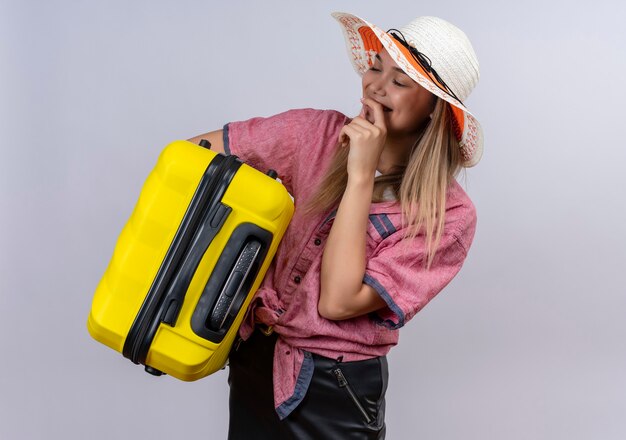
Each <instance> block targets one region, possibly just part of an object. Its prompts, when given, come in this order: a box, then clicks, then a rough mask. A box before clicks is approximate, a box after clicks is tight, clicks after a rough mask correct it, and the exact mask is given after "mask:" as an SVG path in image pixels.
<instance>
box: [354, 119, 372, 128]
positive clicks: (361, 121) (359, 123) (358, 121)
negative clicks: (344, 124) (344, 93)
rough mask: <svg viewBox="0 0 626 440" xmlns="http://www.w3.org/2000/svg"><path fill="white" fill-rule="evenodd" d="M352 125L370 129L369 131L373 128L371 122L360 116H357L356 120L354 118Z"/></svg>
mask: <svg viewBox="0 0 626 440" xmlns="http://www.w3.org/2000/svg"><path fill="white" fill-rule="evenodd" d="M351 124H352V125H354V126H355V127H363V128H369V129H371V128H372V124H371V122H370V121H368V120H367V119H365V118H362V117H360V116H357V117H356V118H354V119H353V120H352V122H351Z"/></svg>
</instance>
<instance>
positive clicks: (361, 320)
mask: <svg viewBox="0 0 626 440" xmlns="http://www.w3.org/2000/svg"><path fill="white" fill-rule="evenodd" d="M348 121H349V119H348V118H347V117H346V116H345V115H343V114H341V113H339V112H336V111H332V110H313V109H303V110H290V111H287V112H285V113H281V114H279V115H276V116H272V117H269V118H253V119H250V120H248V121H243V122H231V123H229V124H227V125H226V126H225V127H224V144H225V145H224V147H225V151H226V152H227V153H232V154H235V155H237V156H239V157H240V158H241V159H242V160H243V161H245V162H246V163H247V164H249V165H251V166H253V167H255V168H257V169H259V170H261V171H262V172H267V170H268V169H270V168H271V169H274V170H276V171H277V172H278V176H279V178H280V179H281V180H282V182H283V184H284V185H285V186H286V188H287V190H288V191H289V192H290V193H291V194H292V196H293V197H294V203H295V207H296V209H295V213H294V216H293V219H292V220H291V223H290V224H289V227H288V229H287V231H286V233H285V235H284V237H283V239H282V241H281V243H280V246H279V248H278V251H277V253H276V256H275V257H274V261H273V262H272V265H271V266H270V268H269V270H268V272H267V275H266V277H265V279H264V281H263V283H262V284H261V288H260V289H259V290H258V292H257V293H256V295H255V299H254V300H253V302H252V304H251V306H250V308H249V310H248V316H247V318H246V320H245V321H244V324H243V325H242V327H241V329H240V335H241V336H242V337H243V338H244V339H247V338H248V337H249V336H250V334H251V332H252V331H253V330H254V321H255V319H256V321H260V322H263V323H265V324H267V325H272V326H274V330H275V331H276V332H277V333H278V335H279V338H278V341H277V343H276V349H275V352H274V400H275V405H276V411H277V413H278V415H279V416H280V418H281V419H282V418H284V417H286V416H287V415H289V413H290V412H291V411H292V410H293V409H294V408H295V407H296V406H297V405H298V404H299V403H300V401H301V400H302V398H303V397H304V395H305V394H306V390H307V388H308V385H309V383H310V380H311V377H312V374H313V359H312V357H311V353H316V354H319V355H322V356H326V357H330V358H338V357H340V356H341V357H343V360H344V361H354V360H363V359H368V358H372V357H376V356H382V355H385V354H387V353H388V352H389V350H390V349H391V347H393V346H394V345H395V344H396V343H397V342H398V328H400V327H402V326H403V325H404V324H405V323H406V322H407V321H408V320H409V319H411V318H412V317H413V316H414V315H415V314H416V313H417V312H418V311H419V310H421V309H422V308H423V307H424V306H425V305H426V304H427V303H428V302H429V301H430V300H431V299H432V298H433V297H434V296H435V295H436V294H437V293H439V292H440V291H441V290H442V289H443V288H444V287H445V286H446V285H447V284H448V283H449V282H450V280H452V278H453V277H454V276H455V275H456V274H457V273H458V271H459V270H460V269H461V266H462V264H463V261H464V260H465V257H466V256H467V252H468V249H469V247H470V244H471V242H472V239H473V237H474V231H475V227H476V211H475V208H474V205H473V204H472V202H471V200H470V199H469V197H468V196H467V194H466V193H465V191H463V189H462V188H461V187H460V186H459V184H458V183H457V182H456V181H453V182H452V184H451V185H450V186H449V188H448V192H447V201H446V218H445V227H444V233H443V236H442V239H441V242H440V245H439V248H438V250H437V255H436V257H435V260H434V262H433V264H432V266H431V268H430V270H428V271H426V270H424V268H423V261H424V258H425V257H426V251H425V249H426V247H425V240H424V236H423V235H421V234H420V235H418V236H417V237H416V238H415V239H414V240H412V241H411V242H406V241H405V242H402V243H400V241H401V239H402V236H403V233H404V231H403V225H402V222H401V207H400V204H399V203H398V202H397V201H387V202H381V203H372V204H371V207H370V215H369V219H370V221H369V224H368V229H367V240H366V256H367V266H366V270H365V276H364V278H363V282H364V283H366V284H368V285H370V286H371V287H373V288H374V289H375V290H376V291H377V292H378V293H379V294H380V295H381V297H382V298H383V299H384V300H385V302H386V303H387V307H386V308H385V309H383V310H380V311H378V312H376V313H371V314H369V315H363V316H359V317H356V318H352V319H346V320H342V321H331V320H328V319H325V318H322V317H321V316H320V315H319V313H318V311H317V304H318V300H319V293H320V270H321V261H322V251H323V249H324V244H325V242H326V239H327V238H328V234H329V232H330V228H331V226H332V224H333V220H334V216H335V211H336V210H331V211H329V212H326V213H323V214H319V215H317V216H315V217H305V216H303V215H302V213H301V212H300V211H299V210H298V206H299V205H300V204H301V203H303V202H305V201H307V200H308V198H309V196H311V194H312V192H313V191H314V189H315V188H316V185H317V184H318V183H319V181H320V180H321V177H322V176H323V174H324V171H325V169H326V167H327V166H328V164H329V161H330V159H331V157H332V154H333V152H334V150H335V148H336V147H337V139H338V136H339V131H340V129H341V127H342V126H343V125H344V124H346V123H347V122H348Z"/></svg>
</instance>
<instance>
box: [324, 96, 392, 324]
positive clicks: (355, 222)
mask: <svg viewBox="0 0 626 440" xmlns="http://www.w3.org/2000/svg"><path fill="white" fill-rule="evenodd" d="M364 103H365V104H366V105H369V106H370V107H371V108H372V109H373V114H374V124H370V123H369V122H368V121H367V120H365V119H364V118H362V117H360V116H358V117H356V118H354V119H353V120H352V122H351V123H350V124H348V125H346V126H344V127H343V129H342V130H341V133H340V135H339V136H340V141H343V140H345V139H346V138H348V139H349V141H350V146H349V148H350V153H349V156H348V184H347V186H346V190H345V192H344V194H343V197H342V199H341V202H340V203H339V207H338V208H337V214H336V216H335V220H334V222H333V226H332V228H331V230H330V233H329V236H328V240H327V241H326V245H325V247H324V254H323V256H322V269H321V289H320V300H319V303H318V311H319V313H320V315H321V316H323V317H324V318H327V319H333V320H340V319H348V318H352V317H355V316H360V315H364V314H366V313H370V312H373V311H374V310H378V309H380V308H382V307H385V306H386V303H385V301H384V300H383V299H382V298H381V297H380V295H379V294H378V293H377V292H376V291H375V290H374V289H373V288H372V287H370V286H368V285H367V284H364V283H363V277H364V275H365V267H366V258H365V244H366V236H367V233H366V230H367V222H368V216H369V209H370V204H371V200H372V192H373V190H374V174H375V171H376V167H377V165H378V160H379V158H380V154H381V152H382V149H383V147H384V143H385V138H386V127H385V125H384V115H383V110H382V106H381V105H380V104H378V103H377V102H375V101H372V100H370V99H367V100H365V101H364Z"/></svg>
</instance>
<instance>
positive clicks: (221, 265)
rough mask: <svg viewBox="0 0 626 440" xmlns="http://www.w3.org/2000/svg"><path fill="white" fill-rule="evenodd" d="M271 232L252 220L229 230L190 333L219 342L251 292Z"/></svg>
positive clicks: (250, 295)
mask: <svg viewBox="0 0 626 440" xmlns="http://www.w3.org/2000/svg"><path fill="white" fill-rule="evenodd" d="M273 238H274V235H273V234H272V233H271V232H269V231H268V230H266V229H263V228H261V227H259V226H258V225H255V224H253V223H242V224H240V225H239V226H237V227H236V228H235V230H234V231H233V232H232V234H231V236H230V238H229V240H228V243H226V245H225V246H224V247H223V249H222V253H221V255H220V257H219V259H218V261H217V263H216V264H215V267H214V268H213V271H212V272H211V276H210V277H209V280H208V281H207V283H206V285H205V287H204V290H203V291H202V294H201V295H200V298H199V299H198V303H197V304H196V308H195V310H194V311H193V314H192V316H191V328H192V329H193V331H194V333H195V334H196V335H198V336H200V337H201V338H204V339H206V340H208V341H211V342H215V343H219V342H221V341H222V339H223V338H224V336H226V333H227V332H228V331H229V330H230V328H231V327H232V324H233V322H234V321H235V318H236V317H237V315H238V314H239V312H240V311H241V309H242V308H243V307H244V305H246V304H247V303H246V301H247V300H249V299H250V298H251V297H252V295H253V293H254V292H253V291H252V287H253V286H254V285H255V282H256V281H258V279H257V278H258V275H259V271H260V270H261V266H263V264H264V262H265V259H266V256H267V254H268V251H269V248H270V245H271V244H272V240H273Z"/></svg>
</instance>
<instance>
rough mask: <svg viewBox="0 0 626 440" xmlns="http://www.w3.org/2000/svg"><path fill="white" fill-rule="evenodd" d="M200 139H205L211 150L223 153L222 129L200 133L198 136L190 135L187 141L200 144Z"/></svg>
mask: <svg viewBox="0 0 626 440" xmlns="http://www.w3.org/2000/svg"><path fill="white" fill-rule="evenodd" d="M202 139H206V140H207V141H209V142H210V143H211V150H213V151H215V152H216V153H222V154H224V137H223V130H215V131H211V132H209V133H205V134H201V135H200V136H196V137H192V138H191V139H189V142H193V143H194V144H200V141H201V140H202Z"/></svg>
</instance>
